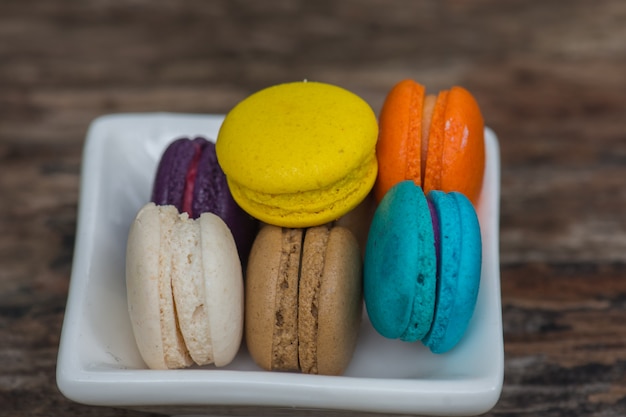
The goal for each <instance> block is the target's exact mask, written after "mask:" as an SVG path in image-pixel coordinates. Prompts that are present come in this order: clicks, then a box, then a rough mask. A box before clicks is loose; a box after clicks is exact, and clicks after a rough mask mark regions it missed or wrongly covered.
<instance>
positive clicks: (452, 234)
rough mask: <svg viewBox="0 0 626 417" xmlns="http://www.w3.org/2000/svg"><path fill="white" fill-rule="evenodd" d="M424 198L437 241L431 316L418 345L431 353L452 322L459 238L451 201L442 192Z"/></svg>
mask: <svg viewBox="0 0 626 417" xmlns="http://www.w3.org/2000/svg"><path fill="white" fill-rule="evenodd" d="M427 198H428V199H429V200H430V202H431V203H432V206H433V208H434V212H435V213H434V214H435V215H436V217H437V224H438V225H439V236H440V239H439V242H438V245H439V249H438V252H439V256H438V263H437V277H438V278H437V297H436V302H435V315H434V318H433V324H432V326H431V329H430V331H429V332H428V333H427V334H426V336H425V337H424V339H423V340H422V341H423V343H424V344H425V345H426V346H428V347H429V348H430V349H431V350H433V351H439V350H440V347H441V345H442V343H443V341H444V340H445V337H446V333H447V330H448V328H449V326H450V322H451V320H453V314H454V311H453V308H454V302H455V298H456V297H457V292H458V281H459V268H460V265H459V261H460V257H461V240H462V235H461V223H460V218H459V210H458V207H457V203H456V201H455V199H454V198H453V197H452V196H450V195H448V194H446V193H444V192H442V191H431V192H430V193H428V196H427Z"/></svg>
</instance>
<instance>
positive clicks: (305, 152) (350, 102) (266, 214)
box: [127, 81, 484, 375]
mask: <svg viewBox="0 0 626 417" xmlns="http://www.w3.org/2000/svg"><path fill="white" fill-rule="evenodd" d="M379 121H380V123H379ZM379 121H378V120H377V119H376V116H375V114H374V112H373V111H372V109H371V107H370V106H369V105H368V104H367V103H366V102H365V101H364V100H363V99H361V98H360V97H358V96H357V95H355V94H353V93H351V92H349V91H347V90H345V89H343V88H340V87H337V86H333V85H329V84H325V83H319V82H307V81H304V82H294V83H287V84H280V85H276V86H272V87H269V88H266V89H264V90H261V91H259V92H257V93H254V94H252V95H251V96H249V97H247V98H246V99H244V100H243V101H241V102H240V103H239V104H237V105H236V106H235V107H234V108H233V109H232V110H231V111H230V112H229V113H228V114H227V115H226V117H225V119H224V122H223V124H222V126H221V128H220V131H219V134H218V136H217V139H216V143H215V145H213V143H211V142H210V141H207V140H205V139H202V138H195V139H191V140H190V139H187V138H182V139H178V140H176V141H174V142H173V143H172V144H170V146H168V148H167V149H166V151H165V152H164V154H163V155H162V157H161V161H160V163H159V167H158V169H157V173H156V178H155V182H154V189H153V196H152V202H151V203H149V204H147V205H146V206H145V207H144V208H143V209H142V210H141V211H140V212H139V214H138V215H137V217H136V219H135V222H134V223H133V225H132V226H131V230H130V233H129V239H128V248H127V288H128V303H129V312H130V316H131V321H132V324H133V330H134V333H135V337H136V339H137V345H138V347H139V350H140V353H141V354H142V357H143V358H144V360H145V361H146V363H147V365H148V366H149V367H151V368H179V367H185V366H189V365H191V364H193V363H196V364H199V365H204V364H208V363H214V364H215V365H216V366H222V365H225V364H227V363H229V362H230V361H231V360H232V359H233V358H234V356H235V355H236V353H237V350H238V348H239V344H240V343H241V341H242V334H243V335H244V336H245V342H246V345H247V348H248V351H249V352H250V354H251V356H252V358H253V359H254V361H255V362H256V363H257V364H258V365H259V366H260V367H262V368H263V369H267V370H280V371H300V372H304V373H312V374H317V373H319V374H327V375H339V374H342V373H343V372H344V371H345V369H346V368H347V366H348V365H349V362H350V360H351V357H352V354H353V352H354V349H355V346H356V343H357V338H358V329H359V327H360V322H361V316H362V306H363V294H365V306H366V308H367V312H368V316H369V318H370V321H371V323H372V324H373V326H374V328H375V329H376V330H377V331H378V332H379V333H381V334H382V335H383V336H385V337H390V338H400V339H402V340H406V341H417V340H422V341H423V342H424V343H425V344H426V345H427V346H429V347H430V348H431V350H432V351H433V352H444V351H447V350H449V349H451V348H452V347H454V345H456V343H457V342H458V341H459V339H460V338H461V336H462V335H463V333H464V331H465V328H466V326H467V322H469V318H470V317H471V314H472V311H473V308H474V304H475V300H476V294H477V290H478V282H479V278H480V253H481V252H480V251H481V245H480V230H479V225H478V221H477V219H476V214H475V211H474V207H473V205H472V203H474V204H476V203H477V201H478V196H479V194H480V186H481V184H482V175H483V173H482V170H483V169H484V143H483V137H482V134H483V131H482V129H483V125H482V123H483V122H482V117H481V116H480V111H479V110H478V107H477V105H476V103H475V101H474V100H473V98H472V96H471V95H470V94H469V93H468V92H467V91H466V90H464V89H462V88H460V87H454V88H453V89H451V90H450V91H447V92H443V93H440V94H439V97H438V98H434V97H433V96H425V94H424V88H423V87H421V86H420V85H419V84H417V83H415V82H413V81H402V82H401V83H399V84H398V85H396V86H395V87H394V88H393V89H392V90H391V92H390V94H389V96H388V97H387V100H386V101H385V104H384V105H383V109H382V111H381V115H380V120H379ZM407 180H408V181H407ZM439 190H441V191H439ZM208 252H211V253H208ZM217 258H219V259H217ZM477 265H478V267H476V266H477ZM390 271H393V272H392V273H390ZM185 280H186V281H189V282H188V283H185V282H183V281H185ZM215 289H220V291H224V293H225V294H228V297H225V299H220V297H215V296H214V293H213V291H215ZM399 300H400V301H399ZM227 304H228V305H227ZM392 305H393V306H392ZM201 306H202V307H201ZM205 307H206V308H205ZM205 310H206V311H205ZM194 312H201V314H194ZM244 317H245V319H244ZM190 320H192V321H193V325H189V324H188V323H189V321H190ZM199 323H204V325H201V324H199ZM226 328H228V329H229V331H228V332H226V331H225V329H226ZM207 335H208V336H207ZM173 346H174V347H175V348H174V347H173ZM201 346H204V348H201ZM198 349H200V351H198ZM203 349H204V350H203Z"/></svg>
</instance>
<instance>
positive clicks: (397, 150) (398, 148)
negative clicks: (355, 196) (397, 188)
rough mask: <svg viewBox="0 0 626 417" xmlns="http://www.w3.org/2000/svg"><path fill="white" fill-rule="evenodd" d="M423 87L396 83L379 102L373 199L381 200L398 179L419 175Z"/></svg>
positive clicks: (419, 179)
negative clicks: (376, 162) (381, 105)
mask: <svg viewBox="0 0 626 417" xmlns="http://www.w3.org/2000/svg"><path fill="white" fill-rule="evenodd" d="M424 94H425V89H424V87H423V86H422V85H421V84H418V83H416V82H415V81H413V80H403V81H400V82H399V83H397V84H396V85H395V86H394V87H393V88H392V89H391V91H390V92H389V94H388V95H387V97H386V98H385V102H384V103H383V107H382V109H381V112H380V116H379V124H380V125H379V136H378V142H377V144H376V154H377V157H378V163H379V168H378V170H379V174H378V178H377V179H376V185H375V186H374V193H375V196H376V200H377V201H380V200H382V198H383V196H384V195H385V193H386V192H387V191H389V189H390V188H391V187H393V186H394V185H395V184H397V183H398V182H400V181H403V180H406V179H412V180H414V181H415V182H416V183H417V184H421V183H422V178H421V164H422V161H421V159H422V158H421V136H422V112H423V104H424Z"/></svg>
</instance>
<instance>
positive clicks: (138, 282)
mask: <svg viewBox="0 0 626 417" xmlns="http://www.w3.org/2000/svg"><path fill="white" fill-rule="evenodd" d="M177 216H178V210H177V209H176V208H175V207H173V206H161V207H157V206H156V205H155V204H153V203H148V204H146V205H145V206H144V207H143V208H142V209H141V210H140V211H139V212H138V213H137V216H136V217H135V220H134V222H133V223H132V224H131V228H130V231H129V234H128V241H127V249H126V289H127V302H128V311H129V316H130V320H131V324H132V328H133V333H134V335H135V340H136V342H137V347H138V348H139V352H140V354H141V356H142V358H143V359H144V361H145V362H146V364H147V365H148V367H149V368H151V369H168V368H182V367H186V366H189V365H190V364H191V363H192V360H191V358H190V356H189V354H188V352H187V349H186V347H185V344H184V341H183V338H182V335H181V333H180V331H179V330H178V327H177V325H176V314H175V309H174V301H173V297H172V294H171V291H166V289H167V288H171V281H170V273H169V265H170V262H169V261H170V258H169V257H168V256H165V257H162V256H161V251H165V252H166V253H168V252H167V248H168V246H169V233H170V231H171V228H172V224H173V223H174V219H176V217H177Z"/></svg>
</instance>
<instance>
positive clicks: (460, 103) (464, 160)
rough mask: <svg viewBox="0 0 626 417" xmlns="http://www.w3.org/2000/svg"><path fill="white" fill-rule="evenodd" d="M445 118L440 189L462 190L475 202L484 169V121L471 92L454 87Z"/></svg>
mask: <svg viewBox="0 0 626 417" xmlns="http://www.w3.org/2000/svg"><path fill="white" fill-rule="evenodd" d="M445 120H446V125H445V134H446V145H445V147H444V150H443V158H442V169H443V176H442V180H441V190H443V191H458V192H461V193H463V194H465V195H466V196H467V198H469V199H470V201H472V202H473V203H474V204H475V203H476V202H477V201H478V197H479V194H480V190H481V187H482V183H483V176H484V171H485V138H484V134H485V124H484V121H483V117H482V114H481V112H480V108H479V106H478V103H477V102H476V100H475V99H474V97H473V96H472V94H470V93H469V92H468V91H467V90H466V89H464V88H462V87H453V88H452V89H451V90H450V93H449V95H448V104H447V106H446V117H445ZM468 173H469V175H468Z"/></svg>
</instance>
